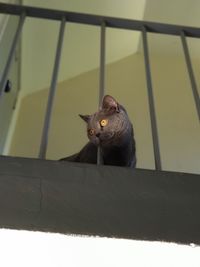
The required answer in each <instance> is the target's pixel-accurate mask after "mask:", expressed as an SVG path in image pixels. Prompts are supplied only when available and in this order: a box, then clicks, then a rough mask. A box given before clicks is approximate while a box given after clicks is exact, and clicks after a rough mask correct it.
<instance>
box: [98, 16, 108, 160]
mask: <svg viewBox="0 0 200 267" xmlns="http://www.w3.org/2000/svg"><path fill="white" fill-rule="evenodd" d="M105 50H106V23H105V21H102V24H101V37H100V73H99V108H100V107H101V103H102V99H103V96H104V94H105V55H106V53H105ZM97 164H98V165H101V164H103V158H102V154H101V148H100V147H98V152H97Z"/></svg>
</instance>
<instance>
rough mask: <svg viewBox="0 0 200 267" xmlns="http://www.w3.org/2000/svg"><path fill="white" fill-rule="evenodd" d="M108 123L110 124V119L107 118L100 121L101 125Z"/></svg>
mask: <svg viewBox="0 0 200 267" xmlns="http://www.w3.org/2000/svg"><path fill="white" fill-rule="evenodd" d="M107 124H108V120H106V119H103V120H101V121H100V125H101V126H102V127H104V126H106V125H107Z"/></svg>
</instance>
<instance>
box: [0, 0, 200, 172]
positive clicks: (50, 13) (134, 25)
mask: <svg viewBox="0 0 200 267" xmlns="http://www.w3.org/2000/svg"><path fill="white" fill-rule="evenodd" d="M0 13H4V14H10V15H17V16H20V17H21V20H20V22H19V25H18V28H17V31H16V34H15V37H14V40H13V44H12V45H11V50H10V54H9V57H8V61H7V64H6V66H5V69H4V72H3V75H1V80H0V97H1V96H2V93H1V92H3V89H4V84H5V81H6V79H7V76H8V72H9V68H10V65H11V62H12V58H13V55H14V50H15V47H16V44H17V41H18V39H19V35H20V33H21V30H22V27H23V24H24V21H25V18H26V17H32V18H40V19H49V20H57V21H60V22H61V26H60V34H59V37H58V45H57V50H56V57H55V64H54V70H53V74H52V81H51V87H50V92H49V99H48V104H47V109H46V115H45V121H44V128H43V134H42V140H41V147H40V152H39V157H40V158H45V156H46V150H47V144H48V131H49V126H50V119H51V111H52V105H53V100H54V95H55V90H56V84H57V77H58V70H59V62H60V57H61V48H62V41H63V38H64V26H65V23H66V22H71V23H81V24H87V25H93V26H99V27H100V28H101V31H100V68H99V69H100V74H99V103H101V100H102V97H103V95H104V93H105V62H106V60H105V59H106V58H105V45H106V28H108V27H110V28H117V29H124V30H133V31H140V32H141V33H142V41H143V48H144V63H145V70H146V81H147V93H148V101H149V112H150V119H151V130H152V138H153V147H154V160H155V168H156V170H162V164H161V156H160V148H159V135H158V129H157V119H156V110H155V104H154V94H153V86H152V79H151V68H150V60H149V49H148V38H147V33H159V34H169V35H176V36H179V37H180V41H181V42H182V46H183V52H184V56H185V61H186V65H187V69H188V75H189V77H190V81H191V88H192V92H193V97H194V105H195V106H196V110H197V114H198V117H199V121H200V96H199V93H198V89H197V84H196V81H195V76H194V72H193V68H192V63H191V59H190V54H189V49H188V46H187V41H186V37H193V38H200V28H196V27H188V26H180V25H171V24H163V23H155V22H147V21H139V20H130V19H123V18H113V17H108V16H99V15H90V14H83V13H75V12H68V11H61V10H52V9H44V8H37V7H31V6H22V5H12V4H5V3H0ZM102 163H103V162H102V159H101V151H100V149H99V150H98V164H102Z"/></svg>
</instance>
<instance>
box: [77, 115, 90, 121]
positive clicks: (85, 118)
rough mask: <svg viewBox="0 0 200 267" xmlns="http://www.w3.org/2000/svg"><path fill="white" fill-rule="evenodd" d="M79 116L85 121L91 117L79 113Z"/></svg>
mask: <svg viewBox="0 0 200 267" xmlns="http://www.w3.org/2000/svg"><path fill="white" fill-rule="evenodd" d="M79 116H80V117H81V119H83V120H84V121H85V122H88V121H89V120H90V118H91V116H90V115H81V114H79Z"/></svg>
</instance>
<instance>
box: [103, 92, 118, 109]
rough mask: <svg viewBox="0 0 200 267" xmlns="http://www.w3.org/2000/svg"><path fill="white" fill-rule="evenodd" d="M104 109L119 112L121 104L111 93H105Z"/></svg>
mask: <svg viewBox="0 0 200 267" xmlns="http://www.w3.org/2000/svg"><path fill="white" fill-rule="evenodd" d="M102 109H106V110H110V111H116V112H119V104H118V103H117V101H116V100H115V99H114V98H113V97H112V96H110V95H105V96H104V98H103V102H102Z"/></svg>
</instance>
